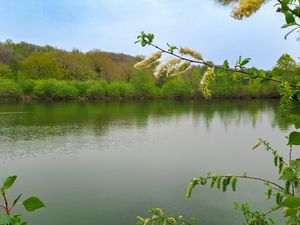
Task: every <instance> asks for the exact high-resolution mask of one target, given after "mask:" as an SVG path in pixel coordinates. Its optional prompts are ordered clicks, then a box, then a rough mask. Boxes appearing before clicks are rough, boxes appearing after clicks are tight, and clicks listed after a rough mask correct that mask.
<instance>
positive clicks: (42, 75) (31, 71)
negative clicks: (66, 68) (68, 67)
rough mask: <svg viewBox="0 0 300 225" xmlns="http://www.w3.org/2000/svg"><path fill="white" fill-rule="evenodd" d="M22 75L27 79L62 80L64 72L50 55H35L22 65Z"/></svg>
mask: <svg viewBox="0 0 300 225" xmlns="http://www.w3.org/2000/svg"><path fill="white" fill-rule="evenodd" d="M20 73H21V75H22V76H24V78H27V79H48V78H55V79H62V78H63V70H62V68H61V67H60V65H59V63H58V62H57V60H56V59H55V58H54V57H52V56H51V55H49V54H48V53H35V54H33V55H31V56H29V57H28V58H27V59H25V60H24V61H22V62H21V63H20Z"/></svg>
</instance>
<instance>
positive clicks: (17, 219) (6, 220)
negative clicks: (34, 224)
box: [0, 176, 45, 225]
mask: <svg viewBox="0 0 300 225" xmlns="http://www.w3.org/2000/svg"><path fill="white" fill-rule="evenodd" d="M16 179H17V176H9V177H7V178H6V179H5V180H4V182H3V184H2V186H1V187H0V192H1V196H2V198H3V202H4V203H3V204H0V208H1V209H2V210H3V214H0V225H26V224H27V222H22V221H21V217H22V215H20V214H17V215H12V211H13V209H14V208H15V207H16V206H18V205H19V201H20V199H21V197H22V194H19V195H18V197H17V198H15V200H14V201H13V202H12V203H11V205H10V204H9V201H8V192H9V191H10V189H11V188H12V186H13V184H14V183H15V181H16ZM21 204H22V205H23V206H24V208H25V209H26V211H27V212H33V211H35V210H37V209H40V208H43V207H45V204H44V203H43V202H42V201H41V200H40V199H39V198H37V197H35V196H31V197H29V198H27V199H26V200H24V201H23V202H22V203H21Z"/></svg>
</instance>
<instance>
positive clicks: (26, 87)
mask: <svg viewBox="0 0 300 225" xmlns="http://www.w3.org/2000/svg"><path fill="white" fill-rule="evenodd" d="M17 82H18V85H19V86H20V87H21V88H22V90H23V93H24V95H26V96H32V95H33V89H34V86H35V82H34V81H33V80H24V79H21V80H18V81H17Z"/></svg>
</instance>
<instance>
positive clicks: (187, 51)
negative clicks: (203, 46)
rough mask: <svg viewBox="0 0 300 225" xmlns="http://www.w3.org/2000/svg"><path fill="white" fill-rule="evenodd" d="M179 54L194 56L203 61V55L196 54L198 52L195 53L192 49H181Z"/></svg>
mask: <svg viewBox="0 0 300 225" xmlns="http://www.w3.org/2000/svg"><path fill="white" fill-rule="evenodd" d="M179 52H180V53H181V54H182V55H189V56H192V57H193V58H195V59H198V60H203V57H202V55H201V54H200V53H199V52H196V51H194V50H192V49H189V48H180V51H179Z"/></svg>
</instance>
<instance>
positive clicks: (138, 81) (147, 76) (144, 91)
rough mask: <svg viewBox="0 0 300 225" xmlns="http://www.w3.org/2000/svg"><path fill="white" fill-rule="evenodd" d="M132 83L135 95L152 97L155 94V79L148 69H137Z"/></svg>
mask: <svg viewBox="0 0 300 225" xmlns="http://www.w3.org/2000/svg"><path fill="white" fill-rule="evenodd" d="M132 85H133V86H134V88H135V92H136V95H137V96H141V97H154V96H155V95H156V86H155V80H154V78H153V76H152V73H151V71H149V70H140V71H138V72H137V73H136V74H135V76H134V78H133V80H132Z"/></svg>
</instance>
